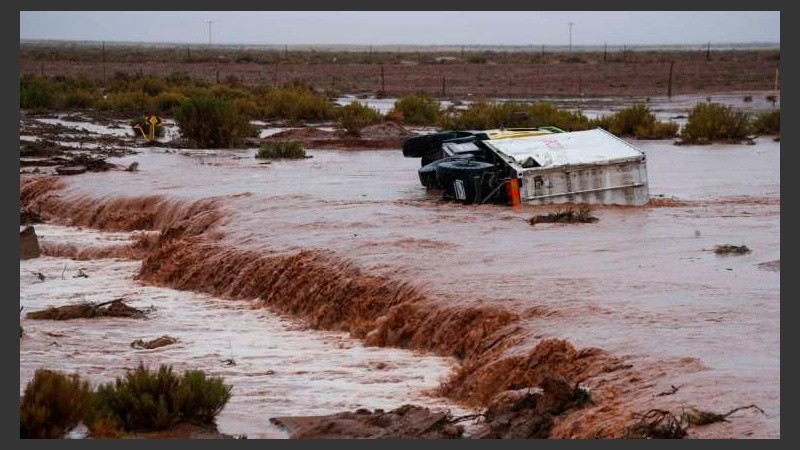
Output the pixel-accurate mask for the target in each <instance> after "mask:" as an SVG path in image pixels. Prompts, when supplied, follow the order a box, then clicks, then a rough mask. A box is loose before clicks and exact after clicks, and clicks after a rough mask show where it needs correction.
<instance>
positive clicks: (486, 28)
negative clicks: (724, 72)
mask: <svg viewBox="0 0 800 450" xmlns="http://www.w3.org/2000/svg"><path fill="white" fill-rule="evenodd" d="M208 20H211V21H212V24H211V40H212V42H213V43H215V44H365V45H369V44H374V45H381V44H422V45H426V44H438V45H448V44H450V45H454V44H455V45H458V44H466V45H469V44H485V45H530V44H534V45H540V44H545V45H567V43H568V41H569V26H568V25H567V24H568V23H569V22H573V23H574V25H573V27H572V43H573V45H602V44H603V43H604V42H608V43H609V44H612V45H613V44H619V45H621V44H627V45H639V44H700V43H705V42H709V41H710V42H712V43H745V42H771V43H780V12H779V11H774V12H764V11H754V12H736V11H708V12H698V11H691V12H675V11H667V12H657V11H637V12H624V11H605V12H582V11H566V12H559V11H545V12H532V11H524V12H499V11H498V12H434V11H421V12H411V11H402V12H391V11H326V12H313V11H298V12H290V11H275V12H269V11H266V12H253V11H246V12H235V11H210V12H202V11H183V12H180V11H156V12H148V11H140V12H125V11H91V12H87V11H69V12H55V11H22V12H20V18H19V25H20V27H19V28H20V32H19V37H20V39H61V40H92V41H101V40H105V41H135V42H180V43H206V42H208V32H209V31H208V28H209V27H208V24H207V23H206V22H207V21H208Z"/></svg>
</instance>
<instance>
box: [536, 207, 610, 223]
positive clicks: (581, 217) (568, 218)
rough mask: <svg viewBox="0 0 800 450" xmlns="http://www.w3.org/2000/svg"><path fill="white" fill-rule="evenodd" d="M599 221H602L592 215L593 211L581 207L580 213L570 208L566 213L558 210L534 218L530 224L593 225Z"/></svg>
mask: <svg viewBox="0 0 800 450" xmlns="http://www.w3.org/2000/svg"><path fill="white" fill-rule="evenodd" d="M598 220H600V219H598V218H597V217H594V216H592V215H591V209H589V208H588V207H581V208H579V209H578V211H575V210H573V209H572V208H568V209H567V210H566V211H561V210H556V211H555V212H551V213H550V214H545V215H539V216H533V217H531V219H530V223H531V225H536V224H537V223H593V222H597V221H598Z"/></svg>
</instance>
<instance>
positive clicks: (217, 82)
mask: <svg viewBox="0 0 800 450" xmlns="http://www.w3.org/2000/svg"><path fill="white" fill-rule="evenodd" d="M217 84H219V70H217Z"/></svg>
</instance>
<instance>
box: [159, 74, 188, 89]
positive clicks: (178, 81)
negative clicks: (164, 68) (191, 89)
mask: <svg viewBox="0 0 800 450" xmlns="http://www.w3.org/2000/svg"><path fill="white" fill-rule="evenodd" d="M164 81H165V82H166V83H167V84H168V85H170V86H183V85H187V84H193V83H194V80H193V79H192V76H191V75H189V74H188V73H187V72H172V73H171V74H169V75H167V76H166V77H164Z"/></svg>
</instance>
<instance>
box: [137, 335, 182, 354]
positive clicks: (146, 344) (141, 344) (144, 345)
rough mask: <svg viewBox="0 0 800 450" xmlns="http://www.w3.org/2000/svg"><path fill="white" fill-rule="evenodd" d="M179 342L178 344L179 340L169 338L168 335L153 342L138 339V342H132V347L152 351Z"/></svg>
mask: <svg viewBox="0 0 800 450" xmlns="http://www.w3.org/2000/svg"><path fill="white" fill-rule="evenodd" d="M177 342H178V339H177V338H174V337H172V336H168V335H166V334H165V335H164V336H161V337H159V338H156V339H153V340H150V341H144V340H142V339H137V340H135V341H133V342H131V347H133V348H136V349H145V350H152V349H154V348H159V347H166V346H167V345H172V344H175V343H177Z"/></svg>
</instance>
